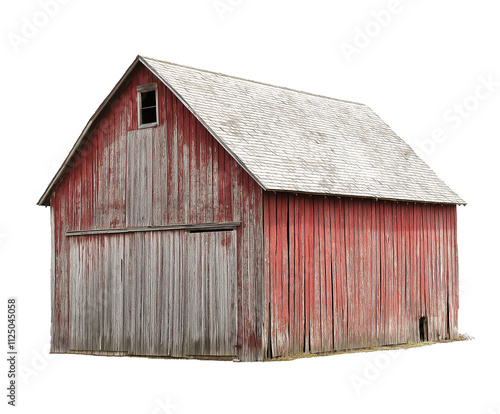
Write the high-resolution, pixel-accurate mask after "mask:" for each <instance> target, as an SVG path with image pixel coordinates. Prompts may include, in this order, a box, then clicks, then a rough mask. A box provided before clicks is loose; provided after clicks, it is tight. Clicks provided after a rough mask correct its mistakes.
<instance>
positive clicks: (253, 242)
mask: <svg viewBox="0 0 500 414" xmlns="http://www.w3.org/2000/svg"><path fill="white" fill-rule="evenodd" d="M150 83H157V84H158V113H159V123H158V126H156V127H152V128H145V129H140V128H138V120H137V119H138V117H137V101H136V99H137V86H139V85H145V84H150ZM50 206H51V215H52V216H51V224H52V236H53V237H52V260H53V262H52V306H53V309H52V344H51V349H52V352H59V353H66V352H93V353H107V352H108V353H123V354H134V355H158V356H191V355H196V354H197V353H199V354H200V355H211V354H212V353H214V355H215V356H217V355H219V356H220V355H221V353H223V354H227V353H229V355H230V356H234V357H237V358H239V359H241V360H257V359H262V358H263V354H262V348H263V347H262V334H263V330H262V328H263V320H262V318H263V312H262V301H263V298H262V289H261V287H262V277H263V254H262V250H263V247H262V246H263V219H262V190H261V188H260V187H259V185H258V184H257V183H256V182H255V181H254V180H253V179H252V178H251V177H250V176H249V175H248V174H247V173H246V172H245V171H244V170H243V169H242V168H241V167H240V166H239V165H238V163H237V162H236V161H235V160H234V159H233V158H232V157H231V156H230V154H229V153H228V152H227V151H226V150H225V149H224V148H223V147H222V146H221V145H220V144H219V143H218V142H217V141H216V140H215V139H214V138H213V137H212V136H211V135H210V133H209V132H208V131H207V130H206V129H205V127H204V126H203V125H202V124H201V123H200V122H199V121H198V120H197V119H196V118H195V117H194V115H193V114H192V113H191V112H190V111H189V110H188V109H187V108H186V107H185V106H184V105H183V104H182V103H181V102H180V100H179V99H177V98H176V97H175V95H174V94H173V93H172V91H170V90H169V89H168V88H167V87H166V86H164V85H163V84H162V83H161V81H159V80H158V79H157V78H156V77H155V76H154V75H153V74H152V73H151V72H150V71H149V70H147V69H146V68H145V67H144V66H143V65H142V64H139V65H138V68H137V69H136V70H135V71H134V72H133V73H132V74H131V77H130V79H129V81H128V83H126V85H125V86H124V87H123V88H122V89H121V90H120V91H119V93H118V94H117V95H116V96H115V98H114V99H113V101H112V102H111V105H110V107H109V108H108V109H107V110H106V112H105V114H104V116H102V118H101V119H100V121H99V122H98V123H97V124H96V126H95V128H94V129H93V131H92V132H91V133H89V138H88V141H87V142H86V144H85V145H84V146H83V148H82V149H81V152H80V154H79V156H78V157H77V158H76V159H75V160H74V162H73V165H72V166H71V168H70V169H69V171H68V172H67V174H66V175H65V176H64V178H63V179H62V181H61V182H60V183H59V185H58V187H57V189H56V191H55V192H54V193H53V194H52V196H51V199H50ZM207 223H222V224H224V223H232V226H234V227H232V228H234V229H232V230H231V229H229V230H228V229H225V230H226V231H220V232H219V231H218V232H215V233H194V232H190V231H189V229H186V228H184V229H183V228H182V226H190V225H200V224H201V225H203V224H207ZM172 225H179V226H181V228H180V229H166V228H165V226H172ZM150 226H153V227H155V226H163V229H161V230H158V231H140V232H128V233H124V234H119V233H117V234H114V233H113V230H114V231H120V230H123V229H134V228H135V229H137V228H143V229H144V228H147V227H150ZM96 230H105V231H110V232H108V233H107V234H93V233H87V234H85V232H88V231H96ZM71 232H73V233H71ZM74 232H81V233H79V234H78V233H74ZM207 246H211V247H214V248H213V249H212V248H211V249H207ZM198 254H199V255H201V256H199V257H198V256H197V255H198ZM205 255H206V256H205ZM210 255H211V256H210ZM202 256H203V258H202V259H201V257H202ZM195 258H197V259H196V261H195V260H194V259H195ZM224 258H225V259H224ZM226 259H227V260H226ZM223 262H224V263H226V265H223ZM193 263H194V264H193ZM227 263H233V264H232V265H231V266H233V265H234V266H233V267H234V268H227ZM193 266H194V267H193ZM223 266H226V268H225V269H224V268H223ZM210 275H212V276H214V275H215V276H220V277H221V278H222V279H224V278H226V281H225V282H224V283H222V282H221V283H220V284H215V285H214V284H213V282H214V281H213V280H211V278H210ZM215 276H214V277H215ZM196 278H201V279H200V280H201V284H202V285H203V284H204V286H205V288H204V289H205V290H203V291H201V290H200V291H199V290H197V289H198V288H197V287H195V285H196V283H194V281H195V280H196ZM211 295H216V296H211ZM224 295H225V296H224ZM223 297H226V298H227V300H228V302H227V303H222V302H221V298H223ZM216 302H221V303H220V305H221V306H226V307H227V315H228V316H227V317H226V316H223V315H222V312H225V311H226V308H224V309H222V308H217V307H216V306H215V303H216ZM196 303H199V306H198V307H197V308H196V309H193V310H192V312H193V313H191V314H190V316H189V315H186V314H185V313H186V312H189V304H196ZM196 312H198V316H196V315H197V314H196ZM193 315H194V316H193ZM210 324H212V325H213V326H212V331H211V332H212V333H209V334H208V335H206V336H205V337H203V338H202V337H201V336H200V334H199V333H196V330H197V329H199V330H201V331H205V328H207V327H208V330H209V331H210V326H211V325H210ZM214 324H215V325H216V326H215V325H214ZM219 326H223V327H224V330H225V332H224V333H221V334H220V335H219V333H217V334H215V333H214V332H215V331H217V330H219ZM215 343H216V344H219V345H220V347H218V350H217V351H214V349H215V348H217V347H216V346H215V345H214V344H215ZM229 348H232V349H231V350H230V349H229Z"/></svg>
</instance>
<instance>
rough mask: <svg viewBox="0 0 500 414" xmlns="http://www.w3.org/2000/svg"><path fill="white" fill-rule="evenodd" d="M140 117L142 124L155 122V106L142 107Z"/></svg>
mask: <svg viewBox="0 0 500 414" xmlns="http://www.w3.org/2000/svg"><path fill="white" fill-rule="evenodd" d="M141 117H142V124H143V125H144V124H151V123H153V122H156V107H153V108H145V109H143V110H142V113H141Z"/></svg>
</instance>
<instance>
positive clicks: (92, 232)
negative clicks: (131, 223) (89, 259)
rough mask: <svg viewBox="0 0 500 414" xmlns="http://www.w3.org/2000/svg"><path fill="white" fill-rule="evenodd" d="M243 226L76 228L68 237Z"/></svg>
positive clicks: (193, 225) (227, 224)
mask: <svg viewBox="0 0 500 414" xmlns="http://www.w3.org/2000/svg"><path fill="white" fill-rule="evenodd" d="M239 226H241V221H234V222H230V223H200V224H171V225H169V226H147V227H125V228H119V229H96V230H81V231H80V230H76V231H68V232H66V236H67V237H72V236H92V235H98V234H121V233H138V232H144V231H173V230H186V231H189V232H202V231H225V230H234V229H235V228H236V227H239Z"/></svg>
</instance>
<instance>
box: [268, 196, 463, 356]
mask: <svg viewBox="0 0 500 414" xmlns="http://www.w3.org/2000/svg"><path fill="white" fill-rule="evenodd" d="M264 228H265V230H264V233H265V283H266V294H265V300H266V303H269V306H268V312H269V313H268V315H267V316H266V320H268V321H269V323H268V324H267V326H266V332H265V335H267V337H268V338H269V346H268V350H267V353H268V356H272V357H276V356H283V355H290V354H296V353H300V352H313V353H320V352H328V351H333V350H345V349H354V348H364V347H370V346H380V345H389V344H400V343H407V342H418V341H419V340H420V332H419V319H420V317H422V316H425V317H426V318H427V321H428V339H429V340H432V341H436V340H440V339H447V338H456V337H457V335H458V332H457V315H458V261H457V240H456V206H450V205H445V206H443V205H429V204H413V203H396V202H390V201H374V200H363V199H349V198H337V197H323V196H308V195H293V194H288V193H277V194H276V193H272V192H265V194H264Z"/></svg>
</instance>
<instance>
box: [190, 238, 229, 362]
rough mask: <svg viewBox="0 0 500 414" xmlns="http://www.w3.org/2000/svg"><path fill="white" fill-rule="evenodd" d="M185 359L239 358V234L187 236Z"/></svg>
mask: <svg viewBox="0 0 500 414" xmlns="http://www.w3.org/2000/svg"><path fill="white" fill-rule="evenodd" d="M184 260H185V263H184V278H185V280H184V282H185V283H184V286H185V289H186V292H185V296H184V341H183V343H184V355H186V356H190V355H193V356H194V355H205V356H234V355H236V232H235V231H218V232H202V233H187V234H186V249H185V255H184Z"/></svg>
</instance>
